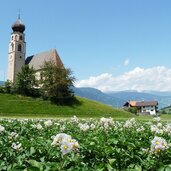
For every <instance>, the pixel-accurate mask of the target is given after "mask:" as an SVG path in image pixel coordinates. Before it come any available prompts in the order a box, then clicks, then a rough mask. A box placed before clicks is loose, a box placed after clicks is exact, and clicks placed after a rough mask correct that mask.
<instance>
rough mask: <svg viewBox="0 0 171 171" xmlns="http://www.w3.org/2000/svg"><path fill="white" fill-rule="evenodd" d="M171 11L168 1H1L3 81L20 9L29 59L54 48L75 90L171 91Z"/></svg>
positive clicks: (0, 48)
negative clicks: (69, 74)
mask: <svg viewBox="0 0 171 171" xmlns="http://www.w3.org/2000/svg"><path fill="white" fill-rule="evenodd" d="M170 8H171V1H170V0H150V1H149V0H72V1H71V0H48V1H46V0H24V1H23V0H15V1H11V0H1V1H0V25H1V26H0V40H1V42H0V80H2V81H4V80H6V75H7V67H8V44H9V40H10V34H11V33H12V30H11V25H12V24H13V23H14V22H15V21H16V20H17V16H18V10H19V9H20V14H21V21H22V22H23V23H24V24H25V26H26V30H25V35H26V43H27V44H26V46H27V47H26V48H27V52H26V54H27V55H26V56H30V55H33V54H37V53H40V52H43V51H47V50H49V49H53V48H56V50H57V51H58V54H59V55H60V58H61V60H62V61H63V63H64V65H65V67H67V68H71V70H72V71H73V75H74V76H75V77H76V82H75V85H76V86H77V87H94V88H98V89H100V90H102V91H104V92H107V91H122V90H137V91H144V90H153V91H154V90H155V91H171V62H170V61H171V60H170V59H171V10H170Z"/></svg>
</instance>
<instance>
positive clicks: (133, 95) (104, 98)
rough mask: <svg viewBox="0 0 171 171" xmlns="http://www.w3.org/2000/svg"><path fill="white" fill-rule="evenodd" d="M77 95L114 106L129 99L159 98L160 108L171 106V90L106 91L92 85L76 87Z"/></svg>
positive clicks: (120, 105)
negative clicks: (91, 86)
mask: <svg viewBox="0 0 171 171" xmlns="http://www.w3.org/2000/svg"><path fill="white" fill-rule="evenodd" d="M74 92H75V94H76V95H78V96H81V97H85V98H88V99H91V100H96V101H99V102H101V103H105V104H108V105H110V106H113V107H122V106H123V104H124V103H125V102H126V101H129V100H137V101H141V100H147V101H150V100H157V101H158V102H159V108H163V107H166V106H169V105H170V104H171V95H170V94H171V92H170V93H168V96H166V95H167V93H166V92H163V95H162V92H155V93H154V92H152V93H150V92H149V93H147V92H137V91H118V92H107V93H104V92H102V91H100V90H98V89H95V88H90V87H80V88H76V87H75V88H74Z"/></svg>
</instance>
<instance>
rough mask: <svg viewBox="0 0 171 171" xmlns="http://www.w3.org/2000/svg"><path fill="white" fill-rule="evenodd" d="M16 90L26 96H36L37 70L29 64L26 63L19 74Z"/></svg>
mask: <svg viewBox="0 0 171 171" xmlns="http://www.w3.org/2000/svg"><path fill="white" fill-rule="evenodd" d="M14 86H15V89H16V92H17V93H19V94H22V95H25V96H36V95H37V89H36V87H37V86H38V84H37V81H36V77H35V71H34V69H33V67H32V68H30V67H29V66H28V65H24V66H23V67H22V70H21V72H20V73H18V75H17V80H16V83H15V85H14Z"/></svg>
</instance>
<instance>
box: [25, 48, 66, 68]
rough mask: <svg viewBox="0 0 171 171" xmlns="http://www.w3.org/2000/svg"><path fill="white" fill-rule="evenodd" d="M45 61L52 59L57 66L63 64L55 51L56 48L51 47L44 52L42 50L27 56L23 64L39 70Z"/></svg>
mask: <svg viewBox="0 0 171 171" xmlns="http://www.w3.org/2000/svg"><path fill="white" fill-rule="evenodd" d="M47 61H53V62H55V63H56V64H57V65H58V66H63V63H62V61H61V59H60V57H59V55H58V53H57V51H56V49H51V50H49V51H46V52H42V53H39V54H36V55H32V56H29V57H27V59H26V61H25V64H27V65H29V66H30V67H33V68H34V69H35V70H41V69H42V66H43V65H44V63H45V62H47Z"/></svg>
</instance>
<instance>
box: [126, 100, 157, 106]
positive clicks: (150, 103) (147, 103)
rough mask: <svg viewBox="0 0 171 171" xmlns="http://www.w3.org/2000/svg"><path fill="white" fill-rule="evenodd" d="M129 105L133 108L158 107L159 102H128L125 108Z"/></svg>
mask: <svg viewBox="0 0 171 171" xmlns="http://www.w3.org/2000/svg"><path fill="white" fill-rule="evenodd" d="M128 104H130V106H132V107H141V106H157V105H158V101H128V102H126V103H125V104H124V106H127V105H128Z"/></svg>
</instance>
